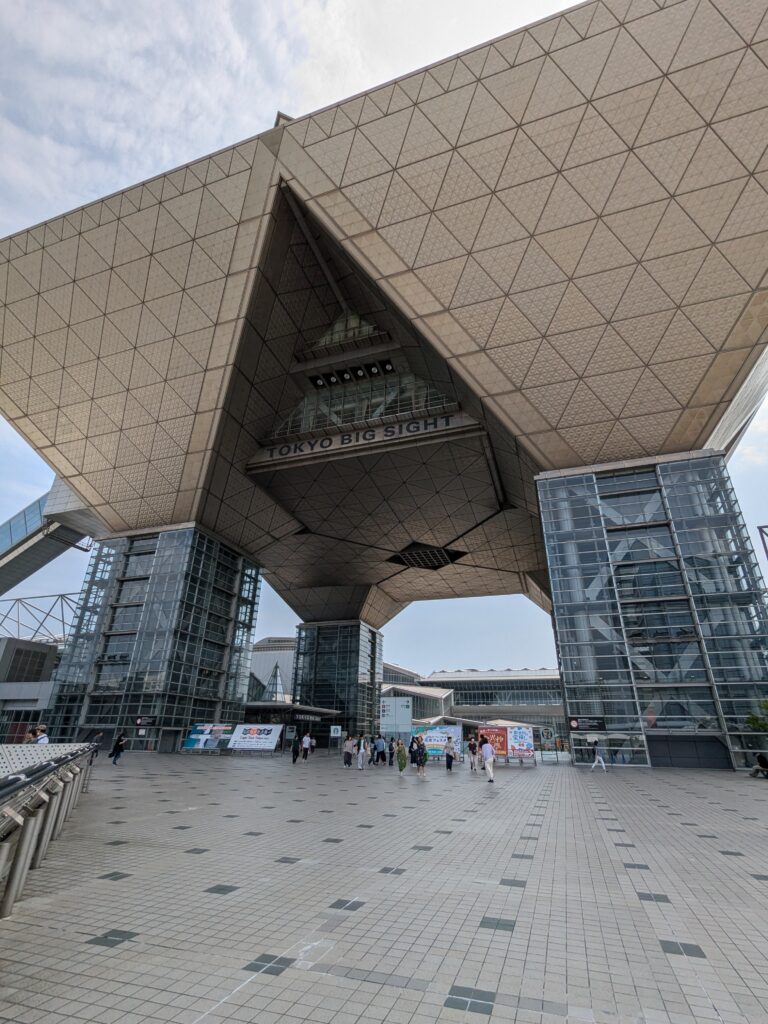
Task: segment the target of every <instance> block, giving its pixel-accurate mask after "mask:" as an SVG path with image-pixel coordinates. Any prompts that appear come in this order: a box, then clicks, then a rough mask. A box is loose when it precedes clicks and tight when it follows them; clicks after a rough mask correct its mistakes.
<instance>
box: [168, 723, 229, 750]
mask: <svg viewBox="0 0 768 1024" xmlns="http://www.w3.org/2000/svg"><path fill="white" fill-rule="evenodd" d="M234 731H235V726H234V725H231V724H227V723H223V722H201V723H199V724H198V725H193V726H192V728H191V729H190V730H189V735H188V736H187V738H186V739H185V740H184V742H183V743H182V745H181V749H182V750H224V749H226V747H227V746H228V745H229V741H230V739H231V737H232V733H233V732H234Z"/></svg>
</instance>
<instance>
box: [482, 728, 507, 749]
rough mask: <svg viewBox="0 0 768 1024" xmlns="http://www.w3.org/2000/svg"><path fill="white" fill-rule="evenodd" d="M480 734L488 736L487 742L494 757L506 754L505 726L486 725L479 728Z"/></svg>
mask: <svg viewBox="0 0 768 1024" xmlns="http://www.w3.org/2000/svg"><path fill="white" fill-rule="evenodd" d="M480 735H481V736H487V737H488V742H489V743H490V744H491V746H492V747H493V750H494V753H495V755H496V757H506V756H507V729H506V726H498V725H488V726H486V727H485V728H483V729H481V730H480Z"/></svg>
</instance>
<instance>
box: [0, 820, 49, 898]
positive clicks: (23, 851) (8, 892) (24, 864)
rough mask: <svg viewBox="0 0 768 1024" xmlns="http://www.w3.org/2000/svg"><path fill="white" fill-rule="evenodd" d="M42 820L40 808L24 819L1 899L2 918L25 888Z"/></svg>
mask: <svg viewBox="0 0 768 1024" xmlns="http://www.w3.org/2000/svg"><path fill="white" fill-rule="evenodd" d="M41 821H42V815H41V814H40V812H39V810H35V811H33V812H32V813H31V814H30V815H29V816H28V817H27V818H25V819H24V824H23V825H22V826H21V836H20V837H19V841H18V842H17V844H16V850H15V851H14V856H13V863H12V864H11V870H10V872H9V873H8V880H7V881H6V883H5V892H4V893H3V899H2V901H0V918H5V917H9V916H10V913H11V911H12V910H13V905H14V903H15V902H16V900H17V899H18V898H19V897H20V896H21V893H22V890H23V889H24V882H25V880H26V877H27V870H28V869H29V861H30V858H31V856H32V849H33V847H34V843H35V838H36V836H37V831H38V829H39V827H40V822H41Z"/></svg>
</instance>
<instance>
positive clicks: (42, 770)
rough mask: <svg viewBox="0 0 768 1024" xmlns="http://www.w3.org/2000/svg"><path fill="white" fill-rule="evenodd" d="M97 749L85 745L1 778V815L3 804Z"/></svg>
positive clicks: (93, 746)
mask: <svg viewBox="0 0 768 1024" xmlns="http://www.w3.org/2000/svg"><path fill="white" fill-rule="evenodd" d="M97 749H98V745H97V744H95V743H84V744H83V745H82V746H81V747H80V748H79V749H78V750H75V751H73V752H72V753H70V754H60V755H59V756H58V757H52V758H51V759H50V760H48V761H40V762H39V763H38V764H35V765H31V766H30V767H29V768H25V769H24V770H23V771H18V772H11V773H10V774H9V775H2V776H0V813H2V807H3V804H5V803H6V802H7V801H8V800H10V799H11V798H12V797H14V796H15V795H16V794H17V793H20V792H21V791H22V790H24V789H26V788H27V787H28V786H32V785H36V784H37V783H39V782H41V781H42V780H43V779H44V778H45V777H46V776H47V775H53V774H54V773H56V772H58V771H59V770H60V769H61V768H65V767H66V766H67V765H68V764H71V763H72V762H73V761H77V760H78V758H81V757H82V756H83V755H84V754H86V753H87V752H88V751H89V750H90V751H94V750H97Z"/></svg>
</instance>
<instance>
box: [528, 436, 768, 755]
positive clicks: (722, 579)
mask: <svg viewBox="0 0 768 1024" xmlns="http://www.w3.org/2000/svg"><path fill="white" fill-rule="evenodd" d="M538 487H539V498H540V503H541V510H542V523H543V528H544V537H545V542H546V548H547V558H548V562H549V570H550V577H551V580H552V596H553V606H554V618H555V633H556V638H557V646H558V656H559V659H560V668H561V673H562V679H563V686H564V691H565V699H566V708H567V713H568V715H569V717H572V718H580V717H582V718H583V717H595V718H597V719H598V720H601V719H602V720H604V722H605V730H606V732H605V736H604V740H605V743H606V746H607V748H608V753H609V754H610V756H611V760H612V761H613V762H614V763H633V764H653V765H657V766H658V765H675V766H680V767H685V766H689V767H731V766H733V767H744V766H745V765H747V764H750V763H751V760H752V753H753V752H755V751H757V750H760V749H765V748H766V747H768V736H766V735H765V734H764V733H758V732H751V731H750V730H749V728H748V716H749V714H750V712H758V711H759V705H760V701H761V700H766V699H768V603H767V602H766V594H765V590H764V585H763V581H762V578H761V575H760V571H759V569H758V566H757V561H756V559H755V555H754V552H753V549H752V545H751V542H750V539H749V535H748V533H747V530H746V528H745V526H744V521H743V519H742V516H741V512H740V510H739V506H738V504H737V501H736V497H735V495H734V492H733V488H732V486H731V482H730V478H729V476H728V472H727V469H726V466H725V460H724V458H723V456H722V455H720V454H718V453H713V452H703V453H700V454H699V453H697V454H689V455H684V456H670V457H666V458H663V459H661V460H659V461H658V462H656V463H655V464H649V463H647V462H646V463H640V462H638V463H624V464H621V465H620V466H617V467H616V468H612V467H591V468H588V469H579V470H568V471H563V472H553V473H544V474H541V475H540V476H539V477H538ZM593 736H594V734H592V735H590V736H589V737H588V735H586V734H584V733H581V732H574V733H573V734H572V738H573V740H574V749H575V755H576V758H577V760H587V759H589V757H590V752H589V748H588V742H589V739H591V738H593Z"/></svg>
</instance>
